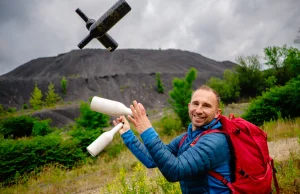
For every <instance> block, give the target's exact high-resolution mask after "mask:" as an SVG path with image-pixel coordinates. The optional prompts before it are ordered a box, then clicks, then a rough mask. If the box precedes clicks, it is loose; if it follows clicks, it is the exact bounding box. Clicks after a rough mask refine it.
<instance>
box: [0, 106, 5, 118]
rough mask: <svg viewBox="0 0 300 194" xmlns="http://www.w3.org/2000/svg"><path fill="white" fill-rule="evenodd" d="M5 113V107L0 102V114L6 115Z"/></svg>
mask: <svg viewBox="0 0 300 194" xmlns="http://www.w3.org/2000/svg"><path fill="white" fill-rule="evenodd" d="M6 114H7V112H6V110H5V108H4V106H3V105H2V104H0V116H1V115H6Z"/></svg>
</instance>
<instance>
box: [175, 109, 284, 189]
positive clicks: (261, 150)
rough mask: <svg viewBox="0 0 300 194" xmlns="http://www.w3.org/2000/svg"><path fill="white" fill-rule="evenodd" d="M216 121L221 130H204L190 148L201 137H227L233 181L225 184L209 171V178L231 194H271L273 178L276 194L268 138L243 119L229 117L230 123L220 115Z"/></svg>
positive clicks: (222, 178) (276, 183)
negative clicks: (225, 187) (230, 147)
mask: <svg viewBox="0 0 300 194" xmlns="http://www.w3.org/2000/svg"><path fill="white" fill-rule="evenodd" d="M218 120H219V121H220V122H221V124H222V128H221V130H217V129H214V130H207V131H205V132H203V133H201V134H200V135H199V136H198V137H197V138H196V139H195V140H194V141H193V142H192V143H191V146H194V145H195V144H196V142H197V141H198V139H199V138H200V137H201V136H203V135H206V134H209V133H225V134H227V135H228V136H229V139H230V142H231V144H232V147H233V150H232V151H233V153H234V154H233V155H234V156H233V158H234V165H233V166H234V177H235V178H234V180H233V181H232V182H228V181H227V180H226V179H225V178H224V177H223V176H222V175H220V174H219V173H217V172H214V171H208V174H209V175H210V176H212V177H214V178H216V179H218V180H219V181H221V182H222V183H223V184H225V185H227V186H228V187H229V188H230V190H231V191H232V193H234V194H240V193H251V194H255V193H257V194H258V193H259V194H264V193H266V194H269V193H271V191H272V188H271V185H272V175H273V178H274V185H275V188H276V191H277V193H279V186H278V182H277V179H276V175H275V173H276V171H275V168H274V163H273V159H272V158H271V157H270V156H269V150H268V144H267V134H266V133H265V132H264V131H263V130H261V129H260V128H259V127H257V126H256V125H254V124H252V123H250V122H248V121H246V120H244V119H242V118H234V115H232V114H231V115H230V116H229V119H228V118H226V117H225V116H222V115H221V116H220V117H219V118H218ZM186 137H187V135H185V136H184V137H183V138H182V140H181V141H180V144H179V146H181V144H182V143H183V142H184V140H185V138H186Z"/></svg>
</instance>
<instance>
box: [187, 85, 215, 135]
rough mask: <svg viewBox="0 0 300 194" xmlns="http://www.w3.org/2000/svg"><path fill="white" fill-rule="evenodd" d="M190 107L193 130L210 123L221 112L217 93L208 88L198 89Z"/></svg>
mask: <svg viewBox="0 0 300 194" xmlns="http://www.w3.org/2000/svg"><path fill="white" fill-rule="evenodd" d="M188 108H189V116H190V119H191V122H192V125H193V130H195V129H197V128H199V127H201V126H204V125H207V124H209V123H210V122H211V121H212V120H213V119H214V118H217V117H218V116H219V115H220V114H221V110H220V109H219V107H218V101H217V97H216V95H215V94H214V93H213V92H212V91H207V90H197V91H196V92H195V93H194V95H193V96H192V99H191V102H190V103H189V105H188Z"/></svg>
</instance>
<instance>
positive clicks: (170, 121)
mask: <svg viewBox="0 0 300 194" xmlns="http://www.w3.org/2000/svg"><path fill="white" fill-rule="evenodd" d="M155 125H156V126H157V127H159V128H162V130H163V131H162V132H163V133H164V134H166V135H173V134H174V132H180V131H181V130H182V123H181V121H180V119H179V118H178V117H177V116H176V115H171V114H168V115H165V116H164V117H162V118H161V119H160V120H159V121H158V122H156V123H155Z"/></svg>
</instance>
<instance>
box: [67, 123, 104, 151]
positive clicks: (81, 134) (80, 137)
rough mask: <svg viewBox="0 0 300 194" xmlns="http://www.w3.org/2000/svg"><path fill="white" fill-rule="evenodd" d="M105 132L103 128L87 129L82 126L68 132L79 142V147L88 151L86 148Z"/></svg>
mask: <svg viewBox="0 0 300 194" xmlns="http://www.w3.org/2000/svg"><path fill="white" fill-rule="evenodd" d="M101 133H103V131H102V130H95V129H94V130H86V129H84V128H82V127H75V128H74V129H73V130H71V131H70V132H68V134H69V135H70V136H71V137H72V139H73V140H74V141H76V142H77V147H78V148H80V149H81V150H82V151H83V152H84V153H86V152H87V151H86V148H87V147H88V146H89V145H90V144H91V143H92V142H93V141H95V140H96V139H97V138H98V137H99V135H100V134H101Z"/></svg>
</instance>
